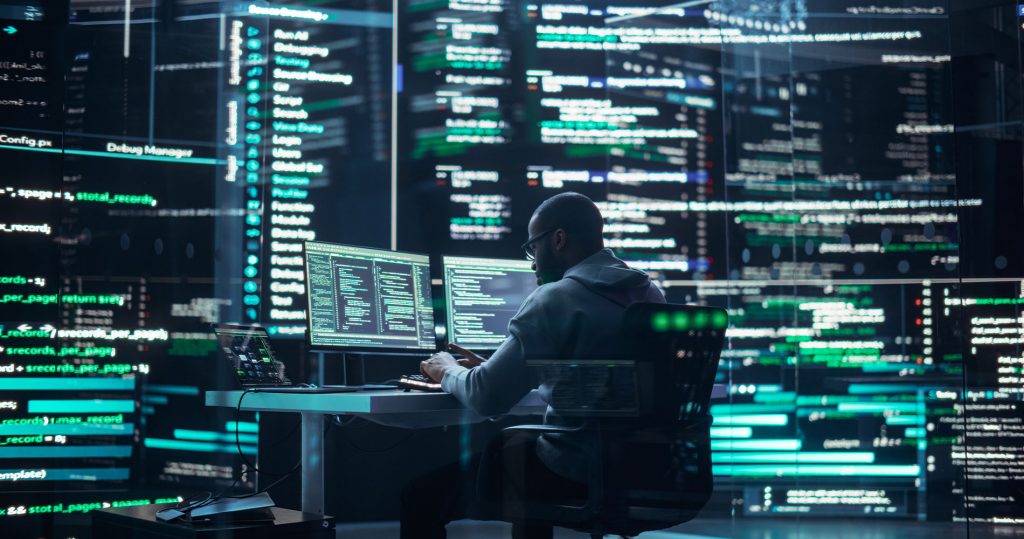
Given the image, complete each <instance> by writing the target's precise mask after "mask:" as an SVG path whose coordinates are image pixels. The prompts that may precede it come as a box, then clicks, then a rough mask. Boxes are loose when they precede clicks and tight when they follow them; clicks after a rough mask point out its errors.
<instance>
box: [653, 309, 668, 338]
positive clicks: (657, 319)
mask: <svg viewBox="0 0 1024 539" xmlns="http://www.w3.org/2000/svg"><path fill="white" fill-rule="evenodd" d="M651 329H653V330H654V331H657V332H659V333H661V332H665V331H668V313H654V314H653V315H651Z"/></svg>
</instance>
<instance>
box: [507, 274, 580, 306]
mask: <svg viewBox="0 0 1024 539" xmlns="http://www.w3.org/2000/svg"><path fill="white" fill-rule="evenodd" d="M577 286H579V285H578V284H576V283H574V282H573V280H572V279H559V280H557V281H555V282H553V283H546V284H542V285H540V286H538V287H537V288H536V290H534V291H533V293H531V294H530V295H529V296H527V298H526V300H525V301H524V302H523V305H522V307H521V308H520V309H519V313H520V314H522V313H525V312H529V311H531V310H535V309H544V310H550V309H557V308H559V307H560V306H568V305H570V304H571V302H567V301H566V297H567V295H569V294H572V293H574V292H575V291H576V287H577Z"/></svg>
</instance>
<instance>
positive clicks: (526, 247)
mask: <svg viewBox="0 0 1024 539" xmlns="http://www.w3.org/2000/svg"><path fill="white" fill-rule="evenodd" d="M556 230H558V229H557V228H552V229H551V230H548V231H547V232H541V233H540V234H537V235H536V236H534V237H532V238H530V239H528V240H526V243H524V244H523V245H522V246H521V248H522V249H523V251H524V252H526V259H527V260H529V261H531V262H532V261H534V260H536V259H537V246H536V245H534V244H535V243H537V242H538V241H540V239H541V238H543V237H544V236H547V235H548V234H550V233H552V232H554V231H556Z"/></svg>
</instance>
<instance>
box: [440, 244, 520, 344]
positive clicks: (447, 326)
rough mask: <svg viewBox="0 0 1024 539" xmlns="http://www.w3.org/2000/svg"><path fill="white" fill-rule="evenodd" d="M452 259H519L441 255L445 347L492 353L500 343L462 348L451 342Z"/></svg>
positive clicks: (512, 259) (513, 260) (515, 260)
mask: <svg viewBox="0 0 1024 539" xmlns="http://www.w3.org/2000/svg"><path fill="white" fill-rule="evenodd" d="M452 258H459V259H469V260H501V261H512V262H518V261H520V259H518V258H498V257H487V256H461V255H442V256H441V279H442V281H443V282H444V288H443V290H442V292H443V293H444V343H445V345H446V346H447V345H449V344H454V345H456V346H461V347H463V348H465V349H466V350H470V351H476V350H480V351H482V352H494V351H496V350H497V349H498V348H499V347H501V344H500V343H499V344H496V345H494V346H476V345H473V346H463V345H461V344H459V343H457V342H454V341H453V340H452V323H453V317H452V309H451V306H450V305H449V304H448V286H449V285H448V259H452ZM523 261H524V262H529V260H523ZM530 271H533V270H532V268H531V270H530ZM538 288H539V287H538ZM536 289H537V288H534V290H536ZM530 293H531V294H532V293H533V292H530ZM505 338H506V339H507V338H508V336H507V335H506V336H505ZM502 342H504V341H502Z"/></svg>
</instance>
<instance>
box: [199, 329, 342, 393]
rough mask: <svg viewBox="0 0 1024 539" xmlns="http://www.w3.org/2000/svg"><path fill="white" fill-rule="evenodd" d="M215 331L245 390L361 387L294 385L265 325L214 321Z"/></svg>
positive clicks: (330, 390)
mask: <svg viewBox="0 0 1024 539" xmlns="http://www.w3.org/2000/svg"><path fill="white" fill-rule="evenodd" d="M213 333H214V335H216V336H217V344H218V348H219V350H220V354H221V356H222V357H223V358H224V359H225V360H226V361H227V362H228V364H229V365H230V366H231V369H232V370H233V371H234V372H235V377H236V378H237V379H238V383H239V385H240V386H241V387H242V389H244V390H251V391H258V392H261V393H348V392H352V391H358V390H359V388H358V387H346V386H331V387H315V386H307V385H299V384H293V383H292V382H291V381H289V380H288V377H287V376H285V374H284V365H282V364H281V363H280V362H278V361H277V359H276V358H275V357H274V349H273V347H271V346H270V335H268V334H267V330H266V328H263V327H262V326H256V325H253V326H240V325H235V324H215V325H214V326H213Z"/></svg>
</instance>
